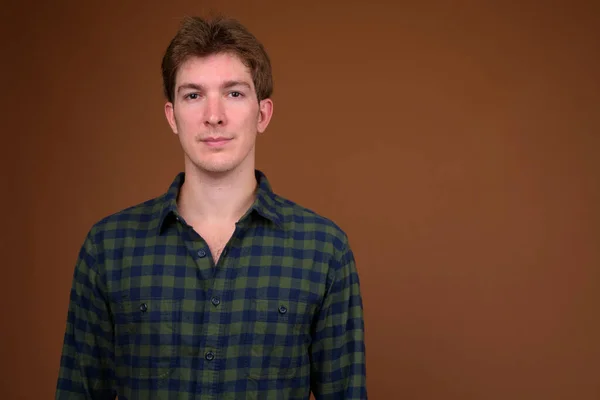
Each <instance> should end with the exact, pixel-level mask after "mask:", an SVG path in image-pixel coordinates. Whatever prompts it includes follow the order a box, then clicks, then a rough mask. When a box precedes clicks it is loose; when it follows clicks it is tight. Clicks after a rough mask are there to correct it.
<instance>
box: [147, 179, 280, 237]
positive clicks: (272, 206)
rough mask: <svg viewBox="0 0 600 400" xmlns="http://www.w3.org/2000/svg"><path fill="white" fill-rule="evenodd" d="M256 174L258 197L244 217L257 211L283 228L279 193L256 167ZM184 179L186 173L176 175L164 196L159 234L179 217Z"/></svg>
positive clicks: (159, 221)
mask: <svg viewBox="0 0 600 400" xmlns="http://www.w3.org/2000/svg"><path fill="white" fill-rule="evenodd" d="M254 175H255V177H256V182H257V190H256V199H255V200H254V203H253V204H252V207H251V208H250V209H249V210H248V212H247V213H246V214H245V215H244V217H242V219H243V218H245V217H247V216H248V214H251V213H253V212H256V213H257V214H258V215H260V216H261V217H263V218H265V219H267V220H269V221H271V222H272V223H274V224H275V225H276V226H277V227H279V228H282V227H283V216H282V214H281V211H280V210H279V207H278V205H279V204H278V203H279V202H278V200H277V195H276V194H275V193H274V192H273V190H272V188H271V184H270V183H269V181H268V179H267V177H266V175H265V174H264V173H263V172H262V171H260V170H258V169H256V170H254ZM184 181H185V173H184V172H180V173H178V174H177V175H176V176H175V179H173V182H172V183H171V185H170V186H169V189H168V190H167V192H166V193H165V194H164V195H163V196H162V206H161V208H160V215H159V220H158V234H161V233H162V232H163V229H164V228H165V226H166V225H167V224H168V223H169V222H170V221H172V219H176V218H177V217H179V211H178V209H177V197H178V196H179V191H180V189H181V185H183V182H184Z"/></svg>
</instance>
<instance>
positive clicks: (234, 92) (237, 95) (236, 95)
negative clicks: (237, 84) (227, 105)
mask: <svg viewBox="0 0 600 400" xmlns="http://www.w3.org/2000/svg"><path fill="white" fill-rule="evenodd" d="M229 94H230V95H231V97H242V96H244V94H243V93H241V92H236V91H233V92H231V93H229Z"/></svg>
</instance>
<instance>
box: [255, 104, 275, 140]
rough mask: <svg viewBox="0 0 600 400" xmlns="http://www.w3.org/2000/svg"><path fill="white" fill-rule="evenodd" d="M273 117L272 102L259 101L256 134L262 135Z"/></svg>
mask: <svg viewBox="0 0 600 400" xmlns="http://www.w3.org/2000/svg"><path fill="white" fill-rule="evenodd" d="M272 116H273V100H271V99H264V100H261V101H260V103H259V104H258V124H257V131H258V133H263V132H264V131H265V130H266V129H267V126H268V125H269V122H271V117H272Z"/></svg>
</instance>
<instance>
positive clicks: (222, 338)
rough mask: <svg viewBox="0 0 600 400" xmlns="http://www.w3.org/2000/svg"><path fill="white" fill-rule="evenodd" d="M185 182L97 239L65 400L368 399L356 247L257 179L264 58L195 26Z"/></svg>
mask: <svg viewBox="0 0 600 400" xmlns="http://www.w3.org/2000/svg"><path fill="white" fill-rule="evenodd" d="M162 72H163V79H164V90H165V95H166V97H167V102H166V104H165V114H166V117H167V120H168V122H169V125H170V126H171V129H172V130H173V132H174V133H175V134H176V135H177V136H178V138H179V141H180V143H181V146H182V149H183V153H184V171H183V172H182V173H180V174H178V175H177V176H176V178H175V180H174V182H173V183H172V184H171V186H170V188H169V189H168V191H167V192H166V193H165V194H163V195H161V196H160V197H157V198H154V199H152V200H149V201H147V202H145V203H142V204H139V205H136V206H134V207H130V208H127V209H125V210H122V211H120V212H118V213H116V214H114V215H110V216H108V217H106V218H104V219H102V220H101V221H99V222H97V223H96V224H95V225H94V226H93V227H92V228H91V230H90V231H89V233H88V235H87V237H86V239H85V242H84V244H83V246H82V248H81V252H80V254H79V258H78V261H77V265H76V267H75V272H74V277H73V285H72V290H71V297H70V302H69V310H68V316H67V323H66V333H65V337H64V345H63V350H62V357H61V362H60V372H59V377H58V383H57V391H56V398H57V399H61V400H62V399H95V400H105V399H114V398H115V396H117V395H118V398H119V400H133V399H223V400H225V399H285V400H292V399H303V400H305V399H308V398H309V395H310V391H312V392H313V394H314V395H315V397H316V398H317V399H361V400H363V399H366V398H367V391H366V383H365V380H366V367H365V345H364V323H363V309H362V299H361V294H360V290H359V279H358V275H357V271H356V267H355V262H354V257H353V254H352V251H351V249H350V247H349V244H348V239H347V236H346V235H345V233H344V232H343V231H342V230H341V229H340V228H339V227H337V226H336V225H335V224H334V223H333V222H331V221H330V220H328V219H326V218H324V217H322V216H319V215H317V214H316V213H314V212H312V211H310V210H307V209H305V208H303V207H301V206H299V205H297V204H295V203H293V202H291V201H289V200H286V199H284V198H282V197H280V196H278V195H277V194H275V193H274V192H273V191H272V190H271V187H270V185H269V183H268V181H267V178H266V176H265V175H264V174H263V173H262V172H261V171H259V170H256V169H255V140H256V136H257V134H260V133H262V132H264V131H265V130H266V128H267V126H268V125H269V121H270V120H271V116H272V114H273V102H272V100H271V99H270V96H271V92H272V78H271V66H270V61H269V57H268V55H267V54H266V52H265V50H264V49H263V46H262V45H261V44H260V43H259V42H258V41H257V40H256V38H255V37H254V36H253V35H252V34H251V33H249V32H248V31H247V30H246V29H245V28H244V27H243V26H242V25H240V24H239V23H238V22H236V21H234V20H228V19H214V20H211V21H205V20H202V19H200V18H187V19H186V20H185V21H184V23H183V24H182V26H181V28H180V30H179V32H178V33H177V34H176V36H175V37H174V38H173V40H172V42H171V43H170V45H169V47H168V48H167V51H166V53H165V55H164V58H163V62H162Z"/></svg>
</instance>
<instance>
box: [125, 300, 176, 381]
mask: <svg viewBox="0 0 600 400" xmlns="http://www.w3.org/2000/svg"><path fill="white" fill-rule="evenodd" d="M180 320H181V304H180V301H179V300H171V299H140V300H127V301H123V302H121V303H120V304H119V305H118V307H117V312H116V317H115V345H116V346H115V355H116V358H117V370H118V373H119V375H120V376H123V377H130V378H132V379H133V380H136V379H137V380H161V379H164V378H167V377H168V376H169V375H170V373H171V372H172V371H173V369H174V367H175V362H176V360H177V347H178V343H177V341H178V339H179V327H180ZM137 383H138V384H140V385H141V386H144V383H143V382H142V381H139V382H137ZM154 384H156V382H154V383H153V385H154Z"/></svg>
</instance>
